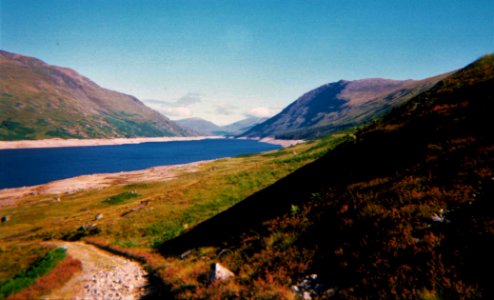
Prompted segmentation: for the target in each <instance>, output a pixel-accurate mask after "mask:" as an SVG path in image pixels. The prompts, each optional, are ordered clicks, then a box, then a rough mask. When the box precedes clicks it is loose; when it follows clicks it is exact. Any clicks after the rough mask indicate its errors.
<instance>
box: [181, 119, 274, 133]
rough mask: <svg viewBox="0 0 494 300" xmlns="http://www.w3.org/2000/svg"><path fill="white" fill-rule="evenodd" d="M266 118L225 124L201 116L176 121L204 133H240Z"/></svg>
mask: <svg viewBox="0 0 494 300" xmlns="http://www.w3.org/2000/svg"><path fill="white" fill-rule="evenodd" d="M266 120H267V118H258V117H248V118H246V119H243V120H240V121H237V122H235V123H232V124H229V125H225V126H218V125H216V124H214V123H213V122H210V121H207V120H204V119H201V118H187V119H182V120H177V121H175V122H176V123H177V124H179V125H180V126H182V127H185V128H189V129H191V130H194V131H196V132H198V133H200V134H204V135H239V134H241V133H243V132H246V131H248V130H250V129H251V128H252V127H253V126H255V125H257V124H259V123H262V122H264V121H266Z"/></svg>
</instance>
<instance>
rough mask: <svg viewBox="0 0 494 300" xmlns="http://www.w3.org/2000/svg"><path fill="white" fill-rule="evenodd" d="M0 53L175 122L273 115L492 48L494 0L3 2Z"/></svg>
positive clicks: (435, 69)
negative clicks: (88, 82) (312, 94)
mask: <svg viewBox="0 0 494 300" xmlns="http://www.w3.org/2000/svg"><path fill="white" fill-rule="evenodd" d="M0 10H1V14H0V18H1V20H0V26H1V27H0V32H1V36H0V48H2V49H3V50H7V51H11V52H16V53H21V54H25V55H29V56H34V57H37V58H40V59H42V60H44V61H46V62H47V63H49V64H54V65H59V66H66V67H70V68H73V69H75V70H77V71H78V72H79V73H81V74H83V75H85V76H87V77H89V78H91V79H92V80H94V81H95V82H96V83H98V84H100V85H101V86H103V87H106V88H110V89H113V90H117V91H121V92H124V93H128V94H132V95H134V96H136V97H138V98H139V99H141V100H143V101H145V102H146V103H147V104H148V105H150V106H152V107H153V108H157V109H159V110H160V111H161V112H163V113H164V114H165V115H167V116H169V117H170V118H172V119H179V118H183V117H190V116H196V117H203V118H206V119H208V120H211V121H214V122H215V123H217V124H225V123H230V122H232V121H236V120H239V119H242V118H243V117H245V116H246V115H269V114H273V113H274V112H277V111H279V110H280V109H282V108H283V107H285V106H286V105H288V104H289V103H291V102H292V101H294V100H295V99H296V98H297V97H299V96H300V95H301V94H303V93H304V92H306V91H308V90H310V89H313V88H316V87H318V86H320V85H322V84H325V83H328V82H333V81H337V80H339V79H347V80H352V79H361V78H369V77H382V78H392V79H410V78H412V79H420V78H425V77H428V76H432V75H436V74H439V73H443V72H446V71H451V70H454V69H457V68H460V67H463V66H464V65H466V64H468V63H470V62H471V61H473V60H475V59H477V58H478V57H480V56H481V55H483V54H486V53H489V52H494V0H487V1H482V0H464V1H455V0H447V1H437V0H436V1H431V0H424V1H418V0H406V1H377V0H373V1H349V0H344V1H330V0H326V1H302V0H300V1H288V0H283V1H270V0H262V1H258V0H246V1H235V0H225V1H209V0H197V1H188V0H181V1H171V0H163V1H151V0H79V1H77V0H57V1H56V0H32V1H28V0H0Z"/></svg>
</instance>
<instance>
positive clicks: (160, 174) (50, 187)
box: [0, 160, 211, 208]
mask: <svg viewBox="0 0 494 300" xmlns="http://www.w3.org/2000/svg"><path fill="white" fill-rule="evenodd" d="M209 161H211V160H206V161H199V162H194V163H189V164H182V165H172V166H158V167H152V168H148V169H144V170H138V171H128V172H118V173H102V174H92V175H81V176H77V177H72V178H67V179H62V180H56V181H52V182H49V183H45V184H40V185H34V186H27V187H18V188H7V189H0V208H2V207H7V206H12V205H15V204H17V203H18V202H19V201H20V200H22V198H24V197H25V196H28V195H33V196H34V195H59V196H63V194H72V193H76V192H80V191H84V190H90V189H100V188H105V187H109V186H114V185H122V184H133V183H141V182H153V181H166V180H171V179H174V178H176V177H177V176H178V174H179V173H182V172H194V171H196V170H197V167H198V166H199V165H201V164H203V163H206V162H209Z"/></svg>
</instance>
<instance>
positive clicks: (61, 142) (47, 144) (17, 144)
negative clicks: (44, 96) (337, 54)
mask: <svg viewBox="0 0 494 300" xmlns="http://www.w3.org/2000/svg"><path fill="white" fill-rule="evenodd" d="M221 138H225V137H224V136H187V137H139V138H113V139H60V138H55V139H44V140H22V141H0V150H5V149H31V148H61V147H86V146H110V145H126V144H142V143H152V142H175V141H199V140H206V139H221ZM242 139H243V138H242ZM249 139H252V140H258V141H260V142H263V143H268V144H274V145H280V146H282V147H289V146H293V145H296V144H299V143H302V142H304V141H303V140H277V139H274V138H269V137H268V138H262V139H261V138H249Z"/></svg>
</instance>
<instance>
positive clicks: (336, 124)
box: [242, 75, 446, 139]
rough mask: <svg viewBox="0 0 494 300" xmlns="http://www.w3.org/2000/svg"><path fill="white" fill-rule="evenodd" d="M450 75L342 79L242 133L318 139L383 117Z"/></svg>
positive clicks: (284, 137)
mask: <svg viewBox="0 0 494 300" xmlns="http://www.w3.org/2000/svg"><path fill="white" fill-rule="evenodd" d="M444 76H446V75H439V76H435V77H431V78H427V79H423V80H391V79H382V78H369V79H361V80H354V81H347V80H340V81H338V82H333V83H328V84H325V85H323V86H320V87H318V88H316V89H313V90H311V91H309V92H307V93H305V94H303V95H302V96H301V97H299V98H298V99H297V100H296V101H294V102H293V103H292V104H290V105H289V106H287V107H286V108H285V109H284V110H283V111H281V112H280V113H279V114H277V115H276V116H274V117H272V118H270V119H268V120H267V121H265V122H263V123H261V124H259V125H257V126H254V127H253V128H251V129H250V130H248V131H246V132H245V133H243V134H242V136H247V137H267V136H269V137H276V138H280V139H310V138H317V137H321V136H324V135H327V134H329V133H333V132H336V131H339V130H342V129H347V128H351V127H354V126H356V125H360V124H363V123H365V122H367V121H370V120H372V119H374V118H376V117H379V116H382V115H384V114H385V113H387V112H389V110H390V109H391V108H393V107H395V106H398V105H401V104H403V103H405V102H406V101H408V100H409V99H411V98H412V97H414V96H416V95H418V94H419V93H421V92H424V91H426V90H427V89H429V88H431V87H432V86H433V85H434V84H435V83H437V82H438V81H439V80H440V79H441V78H444Z"/></svg>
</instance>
